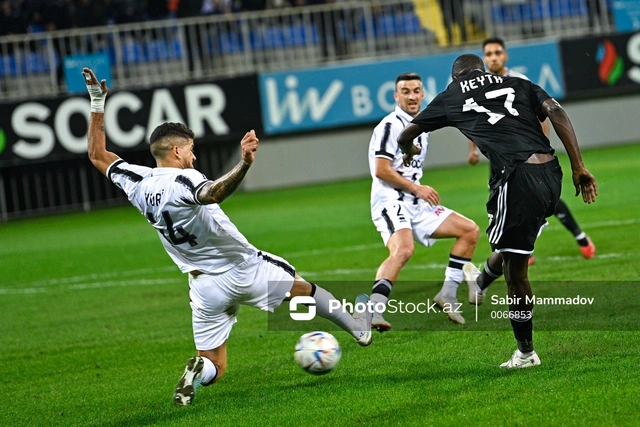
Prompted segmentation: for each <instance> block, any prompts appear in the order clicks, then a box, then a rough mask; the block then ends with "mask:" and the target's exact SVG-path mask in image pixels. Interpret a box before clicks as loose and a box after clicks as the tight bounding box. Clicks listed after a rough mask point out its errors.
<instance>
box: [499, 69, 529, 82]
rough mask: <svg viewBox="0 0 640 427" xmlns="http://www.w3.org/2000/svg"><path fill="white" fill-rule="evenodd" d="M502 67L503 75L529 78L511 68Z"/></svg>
mask: <svg viewBox="0 0 640 427" xmlns="http://www.w3.org/2000/svg"><path fill="white" fill-rule="evenodd" d="M504 69H505V73H504V77H519V78H521V79H525V80H529V77H527V76H525V75H524V74H522V73H519V72H517V71H515V70H512V69H511V68H507V67H504Z"/></svg>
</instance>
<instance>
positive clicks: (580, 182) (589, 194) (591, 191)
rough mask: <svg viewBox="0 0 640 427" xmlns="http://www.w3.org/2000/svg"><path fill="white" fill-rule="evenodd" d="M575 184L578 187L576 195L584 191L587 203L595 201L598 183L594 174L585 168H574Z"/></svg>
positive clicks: (583, 196)
mask: <svg viewBox="0 0 640 427" xmlns="http://www.w3.org/2000/svg"><path fill="white" fill-rule="evenodd" d="M573 185H574V186H575V187H576V197H577V196H578V194H580V193H582V200H584V202H585V203H593V202H595V201H596V196H597V195H598V184H597V183H596V179H595V178H594V176H593V175H591V173H590V172H589V171H588V170H587V169H586V168H585V167H580V168H577V169H574V170H573Z"/></svg>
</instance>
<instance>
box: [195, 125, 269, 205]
mask: <svg viewBox="0 0 640 427" xmlns="http://www.w3.org/2000/svg"><path fill="white" fill-rule="evenodd" d="M258 143H259V140H258V138H257V137H256V133H255V131H253V130H251V131H250V132H247V133H246V134H245V135H244V138H242V141H241V142H240V146H241V147H242V161H240V163H238V164H237V165H236V166H235V167H234V168H233V169H231V171H230V172H229V173H227V174H226V175H224V176H223V177H220V178H218V179H217V180H215V181H210V182H208V183H206V184H205V185H204V186H203V187H202V189H201V190H200V192H199V193H198V201H199V202H200V203H202V204H203V205H208V204H211V203H222V201H223V200H224V199H226V198H227V197H229V196H230V195H231V193H233V192H234V191H236V189H237V188H238V187H239V186H240V183H241V182H242V179H243V178H244V176H245V175H246V174H247V171H248V170H249V167H250V166H251V165H252V164H253V161H254V159H255V153H256V150H257V149H258Z"/></svg>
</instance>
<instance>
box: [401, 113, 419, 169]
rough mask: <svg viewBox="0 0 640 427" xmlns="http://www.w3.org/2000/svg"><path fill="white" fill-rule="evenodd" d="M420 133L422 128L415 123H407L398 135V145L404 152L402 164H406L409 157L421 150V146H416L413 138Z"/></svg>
mask: <svg viewBox="0 0 640 427" xmlns="http://www.w3.org/2000/svg"><path fill="white" fill-rule="evenodd" d="M421 133H422V129H420V126H418V125H417V124H415V123H409V124H408V125H407V126H406V127H405V128H404V129H403V130H402V132H401V133H400V136H398V146H399V147H400V149H401V150H402V152H403V153H404V159H403V160H404V165H405V166H408V165H409V163H410V162H411V159H412V158H413V156H415V155H416V154H419V153H420V152H421V151H422V147H418V146H416V145H415V144H414V143H413V140H414V139H416V138H417V137H418V135H420V134H421Z"/></svg>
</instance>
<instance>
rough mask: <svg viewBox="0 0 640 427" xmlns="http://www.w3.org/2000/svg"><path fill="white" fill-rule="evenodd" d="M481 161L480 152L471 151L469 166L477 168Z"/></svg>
mask: <svg viewBox="0 0 640 427" xmlns="http://www.w3.org/2000/svg"><path fill="white" fill-rule="evenodd" d="M479 161H480V156H478V151H477V150H473V151H469V164H470V165H474V166H475V165H477V164H478V162H479Z"/></svg>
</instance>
